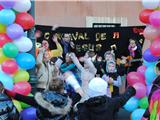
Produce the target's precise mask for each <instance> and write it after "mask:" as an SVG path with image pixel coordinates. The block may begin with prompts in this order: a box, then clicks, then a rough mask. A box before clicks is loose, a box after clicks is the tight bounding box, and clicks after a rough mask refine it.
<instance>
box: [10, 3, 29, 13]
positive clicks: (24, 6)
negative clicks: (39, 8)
mask: <svg viewBox="0 0 160 120" xmlns="http://www.w3.org/2000/svg"><path fill="white" fill-rule="evenodd" d="M13 9H14V10H16V11H17V12H27V11H28V10H30V9H31V1H30V0H16V3H15V5H14V6H13Z"/></svg>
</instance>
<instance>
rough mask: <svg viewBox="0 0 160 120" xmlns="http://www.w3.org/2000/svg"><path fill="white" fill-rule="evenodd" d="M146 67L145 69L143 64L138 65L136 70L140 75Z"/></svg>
mask: <svg viewBox="0 0 160 120" xmlns="http://www.w3.org/2000/svg"><path fill="white" fill-rule="evenodd" d="M146 69H147V67H146V66H145V65H142V66H140V67H138V68H137V72H138V73H141V74H142V75H144V74H145V71H146Z"/></svg>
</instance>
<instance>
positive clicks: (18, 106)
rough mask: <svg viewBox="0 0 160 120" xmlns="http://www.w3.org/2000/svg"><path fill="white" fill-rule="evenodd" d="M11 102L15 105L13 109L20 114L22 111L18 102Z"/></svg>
mask: <svg viewBox="0 0 160 120" xmlns="http://www.w3.org/2000/svg"><path fill="white" fill-rule="evenodd" d="M12 101H13V104H14V105H15V107H16V108H17V110H18V112H21V111H22V107H21V104H20V102H19V101H17V100H12Z"/></svg>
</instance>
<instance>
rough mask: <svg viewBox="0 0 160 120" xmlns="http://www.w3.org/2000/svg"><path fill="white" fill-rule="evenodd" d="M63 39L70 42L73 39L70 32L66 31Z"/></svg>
mask: <svg viewBox="0 0 160 120" xmlns="http://www.w3.org/2000/svg"><path fill="white" fill-rule="evenodd" d="M63 40H64V41H65V42H70V40H71V36H70V34H68V33H65V34H64V35H63Z"/></svg>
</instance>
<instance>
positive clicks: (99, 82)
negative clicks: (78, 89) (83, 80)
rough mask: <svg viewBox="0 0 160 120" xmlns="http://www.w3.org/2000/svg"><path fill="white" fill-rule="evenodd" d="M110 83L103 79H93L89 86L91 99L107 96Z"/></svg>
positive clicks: (88, 92)
mask: <svg viewBox="0 0 160 120" xmlns="http://www.w3.org/2000/svg"><path fill="white" fill-rule="evenodd" d="M107 87H108V83H107V82H106V81H104V80H103V79H102V78H99V77H95V78H93V79H92V80H91V81H90V82H89V85H88V91H87V94H88V96H89V97H96V96H103V95H107Z"/></svg>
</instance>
